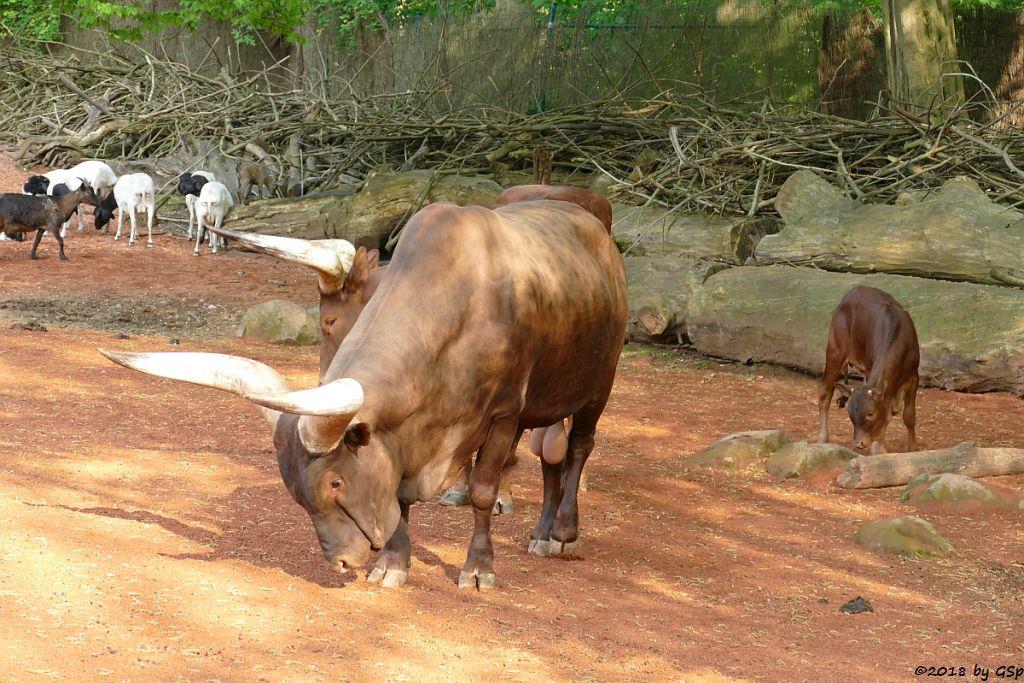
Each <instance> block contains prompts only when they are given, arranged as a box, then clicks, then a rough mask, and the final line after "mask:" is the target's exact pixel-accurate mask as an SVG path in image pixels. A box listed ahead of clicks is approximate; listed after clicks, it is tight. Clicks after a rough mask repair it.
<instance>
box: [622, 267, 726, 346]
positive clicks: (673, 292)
mask: <svg viewBox="0 0 1024 683" xmlns="http://www.w3.org/2000/svg"><path fill="white" fill-rule="evenodd" d="M622 262H623V264H624V265H625V266H626V286H627V288H628V289H629V318H628V319H627V324H626V337H627V338H628V339H630V340H631V341H667V342H674V343H680V342H682V341H683V339H682V338H683V337H685V336H686V311H687V309H688V306H689V301H690V296H691V295H692V294H693V291H694V290H695V289H696V288H697V287H700V285H701V284H702V283H703V282H704V280H706V279H707V278H708V276H709V275H712V274H714V273H716V272H718V271H719V270H723V269H724V268H727V267H728V266H726V265H725V264H723V263H718V262H716V261H706V260H702V259H693V258H686V257H679V256H626V257H624V258H623V259H622Z"/></svg>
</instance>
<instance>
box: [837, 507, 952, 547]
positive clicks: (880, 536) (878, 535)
mask: <svg viewBox="0 0 1024 683" xmlns="http://www.w3.org/2000/svg"><path fill="white" fill-rule="evenodd" d="M856 541H857V544H858V545H861V546H863V547H865V548H867V549H868V550H871V551H873V552H876V553H881V554H883V555H919V556H923V557H949V556H950V555H952V554H953V545H952V544H951V543H950V542H949V541H947V540H946V539H945V538H943V537H942V536H941V535H940V534H939V532H938V531H936V530H935V527H933V526H932V525H931V524H929V523H928V522H926V521H924V520H923V519H921V518H920V517H911V516H908V517H897V518H895V519H881V520H878V521H875V522H868V523H866V524H865V525H864V526H862V527H861V528H860V530H859V531H858V532H857V536H856Z"/></svg>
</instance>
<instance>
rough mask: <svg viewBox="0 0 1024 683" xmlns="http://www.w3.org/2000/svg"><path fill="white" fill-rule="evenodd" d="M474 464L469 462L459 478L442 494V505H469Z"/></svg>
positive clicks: (460, 472)
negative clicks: (470, 482)
mask: <svg viewBox="0 0 1024 683" xmlns="http://www.w3.org/2000/svg"><path fill="white" fill-rule="evenodd" d="M472 472H473V463H470V462H467V463H466V465H465V466H464V467H463V468H462V470H461V471H459V478H458V479H457V480H456V481H455V483H454V484H452V485H451V486H450V487H448V490H447V491H445V492H444V493H442V494H441V505H469V477H470V474H471V473H472Z"/></svg>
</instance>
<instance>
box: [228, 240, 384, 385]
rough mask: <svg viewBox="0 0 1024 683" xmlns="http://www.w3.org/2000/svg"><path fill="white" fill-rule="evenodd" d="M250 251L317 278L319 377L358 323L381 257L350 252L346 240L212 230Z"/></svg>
mask: <svg viewBox="0 0 1024 683" xmlns="http://www.w3.org/2000/svg"><path fill="white" fill-rule="evenodd" d="M211 229H212V230H213V231H214V232H216V233H217V234H220V235H223V236H225V237H227V238H229V239H233V240H235V241H236V242H238V243H239V244H242V245H243V246H246V247H249V248H250V249H252V250H254V251H259V252H262V253H264V254H269V255H270V256H274V257H276V258H280V259H284V260H286V261H291V262H293V263H301V264H302V265H304V266H307V267H309V268H311V269H312V270H313V271H314V272H315V273H316V275H317V288H318V289H319V291H320V331H321V332H322V333H323V341H322V342H321V344H320V374H321V376H322V375H323V373H325V372H326V371H327V368H328V367H329V366H330V364H331V360H333V359H334V355H335V354H336V353H337V352H338V347H339V346H341V342H342V340H343V339H345V337H346V336H347V335H348V333H349V331H350V330H351V329H352V326H353V325H355V324H356V320H357V319H358V318H359V314H360V313H362V311H363V309H364V308H365V307H366V302H367V301H368V300H369V298H370V295H371V294H373V291H374V290H375V289H376V287H377V284H378V283H379V280H380V278H379V276H380V272H377V268H378V266H379V265H380V252H379V251H377V250H376V249H371V250H369V251H367V250H366V248H365V247H359V248H358V249H354V247H353V246H352V244H351V243H350V242H347V241H345V240H302V239H296V238H294V237H276V236H270V235H258V234H254V233H245V232H235V231H234V230H225V229H224V228H211Z"/></svg>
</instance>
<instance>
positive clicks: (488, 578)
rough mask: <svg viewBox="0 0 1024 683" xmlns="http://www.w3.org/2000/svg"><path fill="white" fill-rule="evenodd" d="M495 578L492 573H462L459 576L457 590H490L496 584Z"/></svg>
mask: <svg viewBox="0 0 1024 683" xmlns="http://www.w3.org/2000/svg"><path fill="white" fill-rule="evenodd" d="M497 582H498V580H497V577H496V576H495V575H494V572H483V573H482V574H481V573H480V570H478V569H474V570H473V571H471V572H468V571H463V572H462V573H461V574H459V588H476V589H478V590H482V591H485V590H490V589H492V588H494V586H495V585H496V584H497Z"/></svg>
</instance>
